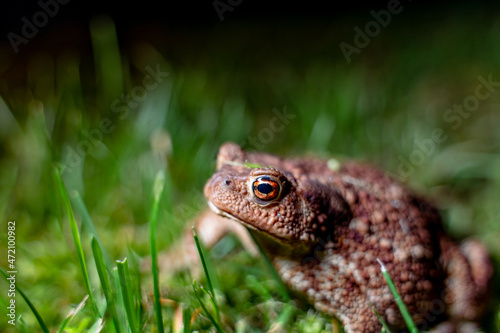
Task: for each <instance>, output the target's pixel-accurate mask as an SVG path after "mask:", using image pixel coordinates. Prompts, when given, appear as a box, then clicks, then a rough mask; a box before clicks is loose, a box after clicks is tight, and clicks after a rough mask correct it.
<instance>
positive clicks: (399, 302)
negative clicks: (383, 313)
mask: <svg viewBox="0 0 500 333" xmlns="http://www.w3.org/2000/svg"><path fill="white" fill-rule="evenodd" d="M377 261H378V263H379V264H380V267H381V271H382V275H383V276H384V278H385V280H386V281H387V285H389V289H390V290H391V293H392V295H393V296H394V300H395V301H396V304H397V305H398V308H399V311H400V312H401V315H402V316H403V319H404V320H405V323H406V326H408V328H409V329H410V332H412V333H419V330H418V328H417V326H416V325H415V323H414V322H413V318H412V317H411V315H410V313H409V312H408V309H407V308H406V305H405V303H404V302H403V300H402V299H401V296H400V295H399V293H398V291H397V289H396V286H395V285H394V282H393V281H392V278H391V276H390V275H389V272H387V269H386V268H385V266H384V264H383V263H382V262H381V261H380V260H379V259H377Z"/></svg>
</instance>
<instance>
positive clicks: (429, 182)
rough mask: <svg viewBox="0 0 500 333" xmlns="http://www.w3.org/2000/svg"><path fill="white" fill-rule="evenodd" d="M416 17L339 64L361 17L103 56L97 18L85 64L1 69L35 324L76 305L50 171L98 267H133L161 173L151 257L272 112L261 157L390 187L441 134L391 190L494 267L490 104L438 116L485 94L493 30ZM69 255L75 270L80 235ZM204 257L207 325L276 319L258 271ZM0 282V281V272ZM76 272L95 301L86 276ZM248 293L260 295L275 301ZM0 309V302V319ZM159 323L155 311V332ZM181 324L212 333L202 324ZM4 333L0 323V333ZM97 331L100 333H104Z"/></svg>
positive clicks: (1, 114)
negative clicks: (332, 160) (75, 204)
mask: <svg viewBox="0 0 500 333" xmlns="http://www.w3.org/2000/svg"><path fill="white" fill-rule="evenodd" d="M428 15H429V18H428V20H429V21H426V24H423V23H419V20H420V18H419V17H418V18H417V17H413V18H412V17H411V16H410V17H408V16H407V17H406V19H408V21H405V20H403V18H399V17H398V18H394V20H393V22H392V23H391V24H390V25H389V26H388V27H387V28H385V29H384V30H383V31H382V32H381V34H380V35H379V36H377V37H375V38H373V40H372V42H371V43H370V45H369V46H367V47H366V48H365V49H363V50H362V52H361V53H360V54H359V55H354V56H353V61H352V63H351V64H347V62H346V61H345V59H344V58H343V56H342V53H341V52H340V50H339V48H338V43H339V42H340V41H346V42H349V43H351V42H352V39H353V37H354V33H353V31H352V28H353V26H355V25H362V24H364V23H365V22H366V21H367V20H368V19H369V17H359V18H351V19H346V20H345V21H343V22H337V23H318V22H311V23H310V24H308V25H303V26H302V25H294V24H292V23H291V22H278V23H279V24H278V23H277V22H274V23H267V25H266V24H264V25H261V26H259V27H255V26H251V25H249V24H244V23H241V22H240V23H233V24H231V23H228V24H225V25H224V26H221V27H219V28H218V29H215V30H213V31H210V32H203V33H199V34H198V35H196V34H195V33H185V34H182V33H180V37H179V39H180V40H181V42H178V44H175V43H174V44H172V45H165V43H162V41H161V40H156V41H152V40H149V39H148V38H147V37H145V40H138V41H136V42H130V43H127V44H126V46H123V45H119V43H118V41H117V39H116V32H115V28H114V25H113V23H112V22H111V21H110V20H109V19H107V18H96V19H95V20H94V21H93V22H92V23H91V24H90V28H89V34H90V35H91V36H92V39H91V40H92V50H88V49H68V50H57V52H56V51H55V50H50V49H48V50H40V51H38V52H33V54H30V55H29V56H28V55H24V57H25V58H26V62H25V63H21V64H16V63H14V62H12V63H11V64H10V65H11V67H9V66H7V65H5V66H2V68H8V69H6V70H5V71H4V72H3V74H2V78H1V80H0V96H1V97H2V98H3V102H2V103H1V104H0V123H2V125H1V126H0V129H1V131H0V135H1V137H0V139H1V147H0V149H1V160H0V175H1V176H0V181H1V186H0V198H2V200H1V201H0V212H1V214H2V220H3V221H5V222H7V221H8V220H16V222H17V225H18V227H17V229H16V231H17V255H16V257H17V261H16V263H17V266H18V267H19V273H18V283H19V285H20V286H21V287H23V288H24V290H25V291H26V293H27V294H28V295H29V296H30V298H31V300H32V301H33V302H34V303H35V305H36V306H37V308H38V309H39V312H40V313H41V315H42V316H43V317H44V319H45V321H46V322H47V323H48V325H49V326H50V327H54V328H55V327H58V326H59V324H60V323H61V322H62V321H63V319H64V317H65V316H66V314H67V313H69V311H70V309H71V307H72V305H75V304H78V303H80V301H81V300H82V299H83V297H84V296H85V294H86V291H85V286H84V284H83V281H82V277H81V273H80V271H79V266H78V262H77V260H76V253H75V250H74V246H73V244H72V240H71V232H70V230H69V227H68V222H67V217H66V216H65V214H64V212H63V208H62V207H63V206H62V203H61V200H60V198H58V196H57V194H56V193H57V188H56V187H55V185H54V184H53V181H52V178H51V172H52V166H53V164H54V162H56V163H58V165H59V166H62V165H63V164H69V165H70V167H69V168H67V169H66V170H65V171H64V173H63V179H64V181H65V184H66V187H67V188H68V189H69V190H73V189H75V190H78V191H79V192H80V193H81V194H82V196H83V200H84V202H85V204H86V206H87V208H88V210H89V212H90V215H91V217H92V219H93V221H94V223H95V225H96V227H97V229H98V232H99V234H100V235H101V238H102V240H103V243H104V245H105V247H106V250H107V251H108V252H109V254H110V256H111V257H112V258H113V259H123V258H124V257H125V256H127V255H128V254H129V250H128V248H132V249H133V250H134V251H136V252H137V253H138V254H139V255H141V256H147V255H149V253H150V252H149V249H150V245H149V234H148V231H149V229H148V224H147V222H148V219H149V210H150V207H151V202H152V200H153V198H152V187H153V182H154V177H155V174H156V172H157V171H158V170H159V169H165V170H166V184H165V190H164V191H165V192H164V195H163V197H162V201H161V203H160V211H159V225H158V234H157V237H156V238H157V243H158V247H159V248H160V249H166V248H169V247H171V246H172V245H173V244H174V243H175V241H176V240H177V239H179V238H180V235H181V233H182V232H183V230H184V228H185V227H186V225H187V224H188V222H189V221H190V219H192V218H193V217H194V216H195V215H196V214H197V213H198V212H199V211H201V210H202V209H203V207H204V203H203V200H202V198H201V189H202V187H203V184H204V182H205V181H206V179H208V177H209V176H210V174H211V172H213V168H214V158H215V154H216V152H217V149H218V146H219V145H220V144H221V143H222V142H224V141H226V140H231V141H235V142H237V143H244V145H245V147H247V148H249V149H257V148H259V149H260V148H261V147H256V146H255V145H252V144H251V143H249V140H248V138H249V137H258V136H259V134H260V133H262V130H263V129H266V128H269V126H270V125H269V124H270V123H269V122H270V120H271V119H272V117H275V113H273V109H276V110H279V111H281V112H282V111H283V110H284V108H286V110H287V112H288V113H290V114H292V115H294V116H295V118H293V119H291V120H290V122H289V124H287V125H286V126H285V128H284V130H282V131H280V132H276V133H273V137H272V140H269V142H268V143H265V144H262V142H260V143H259V144H262V146H263V147H262V149H264V150H266V151H269V152H274V153H278V154H284V155H301V154H314V155H320V156H331V155H337V156H341V157H350V158H356V159H363V160H367V161H370V162H371V163H373V164H376V165H379V166H381V167H382V168H384V169H386V170H388V171H389V172H391V173H393V174H396V175H397V174H398V167H399V163H400V161H399V159H398V157H399V156H403V157H405V158H408V156H409V154H410V153H411V152H412V151H414V149H415V142H416V141H418V140H423V139H426V138H429V137H430V136H431V133H432V130H433V129H434V128H443V129H444V131H445V133H446V135H447V136H448V139H447V140H446V142H444V143H443V144H439V145H436V147H435V151H434V153H433V154H431V155H430V156H428V157H426V158H425V161H424V163H423V164H422V165H420V166H418V167H416V168H415V170H414V172H413V173H412V174H411V175H410V176H409V177H407V178H406V179H405V180H406V181H407V182H408V183H409V184H410V186H412V187H413V188H415V189H416V190H417V191H419V192H421V193H423V194H426V195H427V196H429V197H431V198H433V199H434V200H435V201H436V202H437V204H438V205H439V207H440V208H441V209H442V213H443V217H444V219H445V223H446V227H447V229H448V230H449V231H450V233H451V234H452V235H454V236H456V237H458V238H461V237H465V236H468V235H475V236H476V237H478V238H480V239H481V240H483V241H484V242H485V244H486V245H487V246H488V247H489V249H490V250H491V252H492V255H493V257H494V259H495V260H496V263H497V267H498V262H499V255H500V243H499V242H498V239H499V237H500V224H499V223H498V221H497V220H498V216H500V214H499V210H500V207H499V206H498V204H497V202H498V198H499V194H500V171H498V170H499V168H498V166H500V154H499V151H500V135H499V134H498V133H500V132H499V131H498V130H497V129H498V128H499V127H500V114H499V112H498V111H497V109H498V107H499V101H500V91H498V92H495V93H493V94H492V96H491V97H490V98H488V99H487V100H485V101H481V104H480V107H479V108H478V110H477V111H475V112H474V113H472V114H471V115H470V117H469V118H467V119H464V120H463V123H462V125H461V126H460V127H459V128H458V129H456V130H453V129H451V128H450V124H449V123H446V122H445V121H444V120H443V113H444V112H445V110H447V109H448V108H450V107H452V106H453V104H454V103H461V102H462V101H463V100H464V98H465V97H467V96H469V95H472V94H473V93H474V90H475V88H476V86H477V84H478V80H477V77H478V76H479V75H481V76H483V77H487V76H488V75H489V74H492V77H493V80H495V81H496V80H498V81H500V62H499V60H498V59H500V58H499V55H500V50H499V45H500V43H499V42H500V18H499V17H495V16H494V15H492V14H487V13H485V12H482V11H477V12H471V11H467V10H463V11H457V12H456V13H453V15H449V16H448V17H445V18H442V17H438V16H437V15H435V16H432V15H431V14H428ZM415 27H418V29H417V28H415ZM271 28H272V29H273V30H272V31H274V32H272V33H270V32H269V31H271V30H270V29H271ZM311 36H314V37H311ZM186 41H189V43H188V42H186ZM176 46H177V47H179V49H180V50H175V49H174V48H175V47H176ZM120 47H122V48H120ZM157 66H159V68H160V69H161V70H162V71H165V72H168V73H169V75H168V77H166V78H165V79H164V80H163V82H161V83H160V84H159V85H158V87H156V88H155V89H152V90H150V91H149V90H148V91H147V92H146V96H145V98H144V100H143V101H141V103H138V104H137V106H131V107H129V108H127V109H126V110H124V109H122V110H121V111H120V112H114V111H113V109H112V106H113V102H114V101H115V100H117V99H120V98H121V97H122V94H123V93H131V92H132V91H133V90H134V88H136V87H138V86H141V85H142V83H143V78H144V77H145V76H146V75H148V73H149V72H148V70H147V68H148V67H149V68H153V69H154V68H157ZM125 111H127V112H128V113H124V112H125ZM125 115H126V116H125ZM120 116H122V118H123V119H121V118H120ZM103 119H109V121H110V124H111V126H114V129H113V130H112V131H111V133H107V134H106V133H103V134H102V139H101V138H99V140H96V142H97V144H91V145H90V147H91V149H92V152H91V153H89V154H85V156H79V159H80V161H78V158H75V159H72V158H70V157H68V156H72V157H73V158H74V157H75V153H74V152H75V151H77V150H78V147H79V145H82V142H84V141H86V142H90V139H88V138H87V137H86V136H85V132H87V133H88V132H92V131H93V130H95V129H98V128H99V127H100V124H101V122H102V120H103ZM81 147H83V146H81ZM69 152H72V153H71V154H72V155H68V154H69ZM80 155H84V154H80ZM77 218H78V219H79V218H80V217H79V216H77ZM2 225H3V224H2ZM0 234H1V235H2V236H0V237H1V238H0V239H1V241H0V252H1V253H7V251H6V248H5V244H6V243H7V242H6V236H4V235H5V233H3V232H0ZM82 243H83V245H84V250H85V253H86V254H87V255H88V256H89V255H90V253H91V249H90V237H89V235H88V234H86V233H85V230H84V232H83V235H82ZM211 255H212V256H213V258H214V260H213V261H214V262H215V269H216V272H217V274H218V275H219V276H220V278H221V279H223V281H224V283H223V284H222V290H221V291H220V292H221V293H222V295H221V296H220V297H218V300H220V301H221V312H222V313H223V314H224V317H223V318H225V319H223V322H224V320H226V322H225V324H226V325H228V326H233V327H240V328H241V327H243V328H241V329H242V330H244V331H247V330H248V331H252V330H251V328H250V327H255V331H259V330H260V331H262V330H264V329H265V327H268V326H266V325H268V324H269V323H272V322H273V320H276V318H277V316H278V315H279V313H280V311H281V310H282V307H283V304H282V303H280V302H279V299H280V298H279V295H278V294H277V293H276V292H275V290H276V285H275V284H274V282H273V281H272V279H270V277H269V276H268V275H267V274H266V273H265V272H266V271H265V268H264V265H263V263H262V262H259V261H257V260H255V259H252V258H251V257H250V256H249V255H248V254H246V253H245V252H243V251H242V248H241V246H240V245H239V244H238V242H237V241H235V240H234V238H232V237H228V238H226V239H224V240H223V241H222V243H221V244H219V245H218V247H216V248H215V249H214V250H213V251H211ZM226 258H227V260H226ZM222 259H224V260H222ZM0 266H2V267H5V266H6V255H5V256H1V257H0ZM88 266H89V270H90V277H91V280H92V281H93V283H95V284H96V285H95V286H94V287H95V288H99V287H98V284H97V281H98V278H97V272H96V271H95V266H94V265H93V262H89V263H88ZM254 277H255V278H256V280H257V281H258V283H257V282H255V280H254V279H253V278H254ZM148 279H149V280H150V277H146V281H149V280H148ZM163 279H164V280H165V282H164V284H162V286H161V287H162V288H163V289H162V291H163V293H164V294H163V295H164V297H166V298H169V299H172V300H176V301H179V302H181V301H182V302H183V303H185V304H188V305H189V306H191V307H192V308H193V309H194V308H195V307H196V306H197V305H196V304H197V301H196V299H195V298H194V295H193V294H192V289H191V277H190V276H189V275H188V274H187V273H186V272H181V273H178V274H175V275H174V276H170V277H165V276H163ZM498 281H500V280H499V278H498V277H497V278H496V282H498ZM2 283H3V282H2ZM496 284H498V283H496ZM259 285H260V287H262V286H264V287H266V289H267V290H271V291H273V292H272V296H274V299H275V301H271V300H270V299H269V295H264V294H263V293H262V290H261V288H260V287H259ZM144 286H145V287H146V286H149V285H148V283H147V282H146V283H145V284H144ZM151 291H152V288H151V289H150V290H148V291H147V292H151ZM5 297H6V295H4V294H2V295H1V297H0V300H1V301H0V302H1V303H0V305H1V308H2V309H3V310H2V311H5V310H4V309H5V307H4V306H3V305H4V304H7V303H6V302H7V300H6V298H5ZM493 298H494V300H493V303H492V305H491V315H490V317H489V318H488V319H487V322H486V325H487V326H486V327H487V331H493V330H494V328H495V327H496V328H497V329H498V327H499V323H500V317H499V316H500V312H499V302H500V295H499V291H498V287H496V289H495V291H494V297H493ZM17 311H18V314H22V315H23V319H24V321H25V322H26V326H27V327H28V330H30V329H33V330H36V327H37V326H36V323H35V320H34V318H33V316H32V315H31V314H30V313H29V310H28V309H27V307H26V306H25V305H24V304H23V303H22V302H21V301H19V302H18V308H17ZM174 311H175V310H174V309H173V308H171V307H165V309H164V318H165V320H166V323H167V327H171V325H172V321H173V318H174ZM2 315H4V314H3V312H2ZM91 317H92V309H91V308H90V307H89V306H88V305H87V306H86V307H85V308H84V309H83V310H82V312H81V313H80V314H79V315H78V316H77V317H76V319H75V320H74V322H73V324H71V325H72V326H74V327H76V326H78V325H79V324H80V325H83V324H82V323H83V322H84V321H85V320H89V321H88V325H89V326H90V325H91V324H92V323H93V322H94V320H90V319H88V318H91ZM263 319H264V320H263ZM309 322H313V323H314V325H313V324H306V323H309ZM148 324H149V325H154V320H152V319H150V321H148ZM196 325H198V326H199V327H198V328H199V329H202V330H203V329H207V328H208V327H210V324H209V322H208V320H203V319H199V320H198V321H197V323H196ZM289 325H290V327H289V328H288V329H289V330H291V331H303V330H304V329H305V327H308V328H310V329H311V332H320V331H321V329H325V330H326V328H325V327H329V325H330V324H329V322H328V319H325V317H322V316H320V315H316V314H314V313H313V312H310V311H308V310H307V308H304V307H303V306H299V309H298V310H297V312H296V313H295V314H294V322H293V323H291V324H289ZM316 326H318V327H319V328H318V330H315V329H313V328H311V327H316ZM245 328H246V329H247V330H245ZM9 329H11V327H8V326H7V324H6V323H5V322H4V321H1V322H0V331H8V330H9ZM106 329H107V331H110V332H111V331H112V330H113V328H112V324H111V322H110V321H109V322H108V323H107V326H106Z"/></svg>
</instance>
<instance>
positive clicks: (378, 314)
mask: <svg viewBox="0 0 500 333" xmlns="http://www.w3.org/2000/svg"><path fill="white" fill-rule="evenodd" d="M370 307H371V308H372V310H373V312H375V315H376V316H377V318H378V320H379V321H380V323H381V324H382V327H383V329H382V332H385V333H391V330H390V329H389V326H387V323H386V322H385V320H384V318H382V316H381V315H380V313H378V311H377V309H375V307H374V306H373V304H370Z"/></svg>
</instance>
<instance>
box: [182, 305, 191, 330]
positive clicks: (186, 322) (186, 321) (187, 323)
mask: <svg viewBox="0 0 500 333" xmlns="http://www.w3.org/2000/svg"><path fill="white" fill-rule="evenodd" d="M182 326H183V330H182V331H183V333H191V310H190V309H189V307H187V306H183V308H182Z"/></svg>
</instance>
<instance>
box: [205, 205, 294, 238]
mask: <svg viewBox="0 0 500 333" xmlns="http://www.w3.org/2000/svg"><path fill="white" fill-rule="evenodd" d="M207 202H208V207H210V209H211V210H212V211H213V212H214V213H215V214H217V215H220V216H222V217H226V218H228V219H231V220H234V221H236V222H238V223H240V224H242V225H243V226H245V227H247V228H248V229H250V230H255V231H258V232H260V233H262V234H264V235H267V236H269V237H270V238H271V239H274V240H275V241H278V242H280V243H281V242H286V241H287V239H286V238H285V237H280V236H278V235H275V234H272V233H270V232H268V231H266V230H263V229H261V228H259V227H256V226H254V225H251V224H249V223H247V222H245V221H243V220H242V219H240V218H238V217H236V216H234V215H233V214H230V213H228V212H226V211H224V210H222V209H220V208H219V207H217V206H216V205H215V204H214V203H213V202H212V201H210V200H207Z"/></svg>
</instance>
